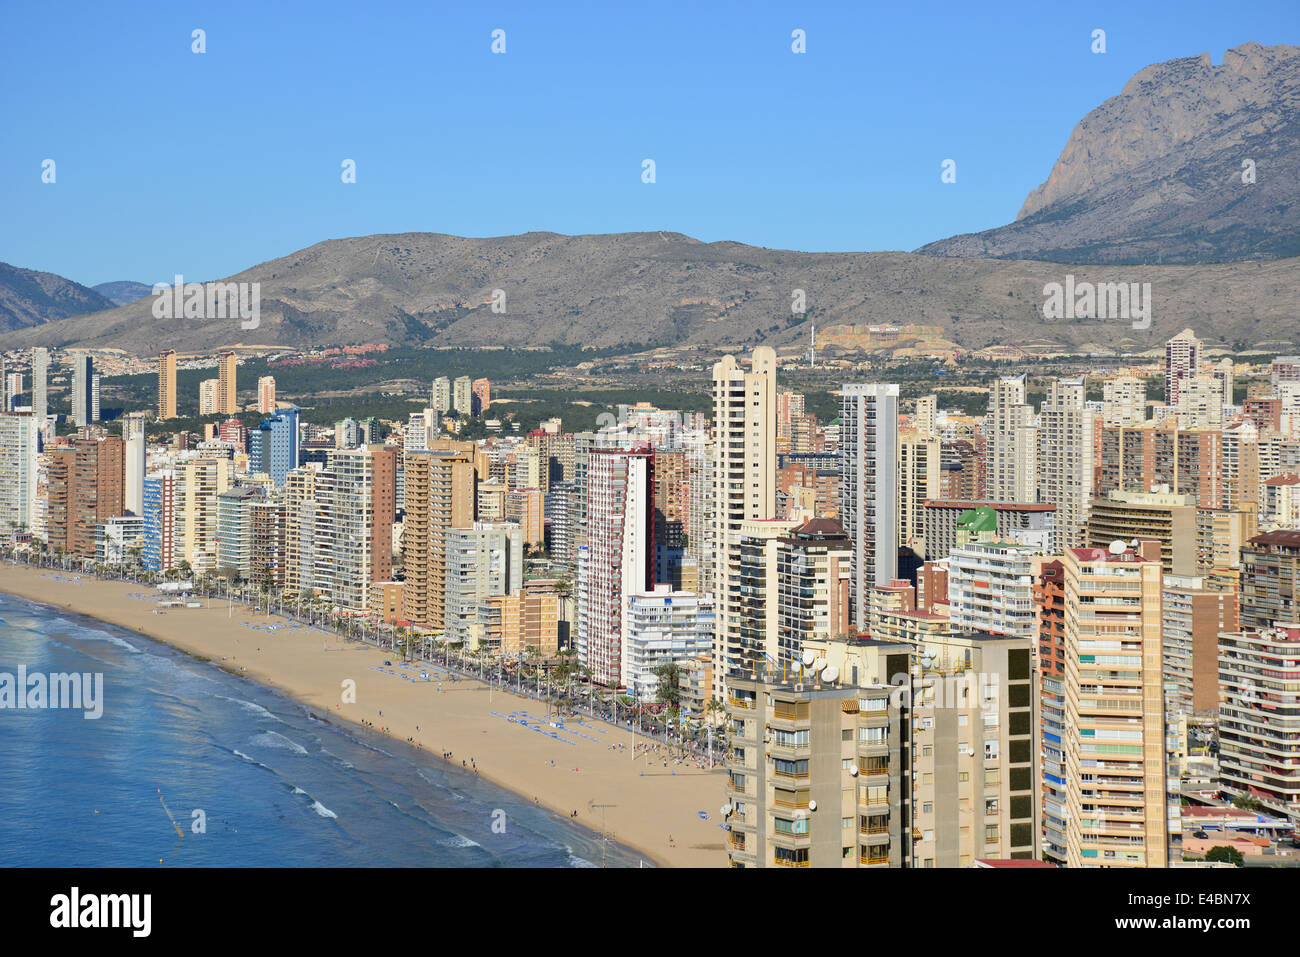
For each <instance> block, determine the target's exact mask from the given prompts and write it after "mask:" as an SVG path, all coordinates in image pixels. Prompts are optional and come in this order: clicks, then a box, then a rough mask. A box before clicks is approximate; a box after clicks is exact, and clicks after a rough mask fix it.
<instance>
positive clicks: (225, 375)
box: [217, 352, 239, 415]
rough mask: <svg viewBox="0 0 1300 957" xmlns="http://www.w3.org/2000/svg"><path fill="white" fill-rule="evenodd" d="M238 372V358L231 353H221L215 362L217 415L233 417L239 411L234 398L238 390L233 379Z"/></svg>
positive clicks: (237, 403) (236, 400) (237, 402)
mask: <svg viewBox="0 0 1300 957" xmlns="http://www.w3.org/2000/svg"><path fill="white" fill-rule="evenodd" d="M238 371H239V357H238V356H236V355H235V354H234V353H233V352H223V353H222V354H221V357H220V358H219V359H218V360H217V413H218V414H219V415H234V414H236V413H237V412H238V411H239V401H238V399H237V398H236V396H237V395H238V392H239V389H238V386H237V385H236V382H235V377H236V375H237V374H238Z"/></svg>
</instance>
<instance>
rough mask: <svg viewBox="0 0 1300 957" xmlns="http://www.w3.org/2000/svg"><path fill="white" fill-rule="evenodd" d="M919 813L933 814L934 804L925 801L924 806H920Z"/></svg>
mask: <svg viewBox="0 0 1300 957" xmlns="http://www.w3.org/2000/svg"><path fill="white" fill-rule="evenodd" d="M921 813H922V814H933V813H934V802H933V801H926V802H925V803H924V804H922V805H921Z"/></svg>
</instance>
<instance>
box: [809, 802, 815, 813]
mask: <svg viewBox="0 0 1300 957" xmlns="http://www.w3.org/2000/svg"><path fill="white" fill-rule="evenodd" d="M808 810H810V811H815V810H817V802H816V801H809V802H808Z"/></svg>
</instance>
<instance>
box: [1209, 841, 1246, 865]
mask: <svg viewBox="0 0 1300 957" xmlns="http://www.w3.org/2000/svg"><path fill="white" fill-rule="evenodd" d="M1205 859H1206V860H1207V861H1226V862H1227V863H1229V864H1231V865H1232V866H1233V867H1244V866H1245V864H1246V858H1245V856H1244V855H1243V854H1242V853H1241V851H1239V850H1237V849H1236V848H1235V847H1227V846H1226V845H1223V844H1218V845H1215V846H1214V847H1212V848H1210V849H1209V850H1208V851H1206V852H1205Z"/></svg>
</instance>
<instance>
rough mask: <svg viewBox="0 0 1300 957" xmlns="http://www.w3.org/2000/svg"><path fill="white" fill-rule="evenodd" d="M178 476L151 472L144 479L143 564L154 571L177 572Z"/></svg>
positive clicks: (164, 472) (161, 470) (170, 473)
mask: <svg viewBox="0 0 1300 957" xmlns="http://www.w3.org/2000/svg"><path fill="white" fill-rule="evenodd" d="M178 561H179V558H178V557H177V537H176V473H175V471H173V470H172V469H160V470H159V471H157V472H151V473H150V474H149V475H146V476H145V479H144V551H143V554H142V558H141V563H142V564H143V565H144V567H145V568H148V569H150V570H152V571H157V572H165V571H167V570H168V569H171V568H175V567H176V565H177V563H178Z"/></svg>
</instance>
